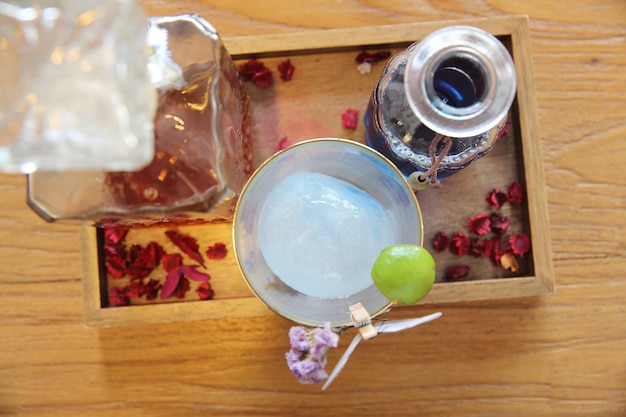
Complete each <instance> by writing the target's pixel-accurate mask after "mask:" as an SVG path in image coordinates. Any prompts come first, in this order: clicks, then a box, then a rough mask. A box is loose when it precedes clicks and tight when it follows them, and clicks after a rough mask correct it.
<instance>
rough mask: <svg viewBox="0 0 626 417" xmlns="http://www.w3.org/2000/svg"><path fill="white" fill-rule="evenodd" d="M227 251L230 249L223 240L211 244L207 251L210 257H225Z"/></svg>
mask: <svg viewBox="0 0 626 417" xmlns="http://www.w3.org/2000/svg"><path fill="white" fill-rule="evenodd" d="M227 253H228V249H226V245H225V244H223V243H221V242H217V243H216V244H215V245H213V246H209V248H208V249H207V251H206V256H207V257H208V258H209V259H224V258H225V257H226V254H227Z"/></svg>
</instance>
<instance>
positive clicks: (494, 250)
mask: <svg viewBox="0 0 626 417" xmlns="http://www.w3.org/2000/svg"><path fill="white" fill-rule="evenodd" d="M485 245H486V246H485V254H486V255H487V256H489V259H490V260H491V263H493V264H494V265H496V266H500V258H501V257H502V254H503V253H504V252H503V250H502V241H501V239H500V236H495V237H492V238H491V239H487V240H486V241H485Z"/></svg>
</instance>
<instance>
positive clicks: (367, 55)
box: [354, 51, 391, 64]
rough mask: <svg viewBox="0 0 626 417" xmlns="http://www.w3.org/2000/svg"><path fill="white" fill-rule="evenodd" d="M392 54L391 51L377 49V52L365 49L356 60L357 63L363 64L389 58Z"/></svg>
mask: <svg viewBox="0 0 626 417" xmlns="http://www.w3.org/2000/svg"><path fill="white" fill-rule="evenodd" d="M390 56H391V51H375V52H368V51H363V52H361V53H359V54H358V55H357V56H356V58H355V59H354V60H355V61H356V62H357V63H359V64H361V63H363V62H376V61H382V60H383V59H387V58H389V57H390Z"/></svg>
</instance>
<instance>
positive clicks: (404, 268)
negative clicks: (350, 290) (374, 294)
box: [372, 245, 435, 304]
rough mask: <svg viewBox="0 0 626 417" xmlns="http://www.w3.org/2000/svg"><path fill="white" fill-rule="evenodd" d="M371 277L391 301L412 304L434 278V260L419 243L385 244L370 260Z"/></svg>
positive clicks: (424, 295)
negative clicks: (372, 261)
mask: <svg viewBox="0 0 626 417" xmlns="http://www.w3.org/2000/svg"><path fill="white" fill-rule="evenodd" d="M372 278H373V279H374V284H376V286H377V287H378V289H379V290H380V292H381V293H382V294H383V295H384V296H385V297H387V298H389V299H390V300H391V301H393V302H394V303H399V304H414V303H417V302H418V301H419V300H421V299H422V298H424V297H426V294H428V292H429V291H430V289H431V288H432V286H433V283H434V282H435V260H434V259H433V257H432V256H431V254H430V253H429V252H428V251H427V250H426V249H424V248H422V247H421V246H417V245H393V246H388V247H386V248H385V249H383V250H382V251H381V252H380V255H378V258H377V259H376V262H374V266H373V267H372Z"/></svg>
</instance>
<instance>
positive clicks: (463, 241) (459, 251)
mask: <svg viewBox="0 0 626 417" xmlns="http://www.w3.org/2000/svg"><path fill="white" fill-rule="evenodd" d="M469 245H470V241H469V238H468V237H467V235H466V234H465V233H463V232H458V233H456V234H453V235H452V237H451V238H450V252H452V253H453V254H454V255H456V256H463V255H465V254H466V253H467V252H468V251H469Z"/></svg>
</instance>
